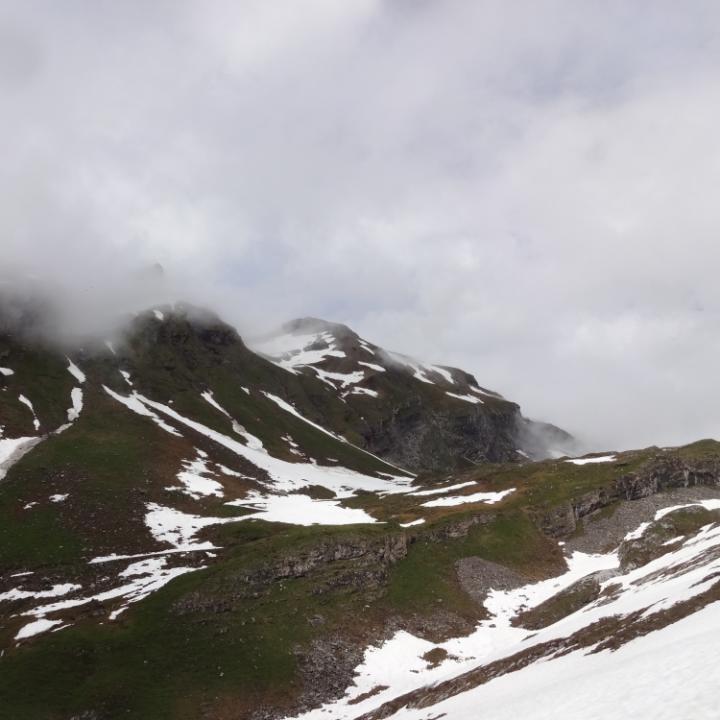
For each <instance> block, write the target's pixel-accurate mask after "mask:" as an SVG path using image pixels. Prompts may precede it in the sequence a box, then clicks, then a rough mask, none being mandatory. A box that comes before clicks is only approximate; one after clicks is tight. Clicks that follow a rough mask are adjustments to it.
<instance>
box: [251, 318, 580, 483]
mask: <svg viewBox="0 0 720 720" xmlns="http://www.w3.org/2000/svg"><path fill="white" fill-rule="evenodd" d="M252 347H253V349H254V350H256V351H257V352H259V353H261V354H263V355H265V356H266V357H268V358H269V359H271V360H272V361H273V362H274V363H275V364H277V365H278V366H279V367H281V368H283V369H285V370H287V371H288V372H290V373H293V374H295V375H303V376H305V377H312V378H316V379H318V380H320V381H321V382H322V383H323V384H324V385H326V386H327V387H328V388H330V389H331V390H332V391H333V392H334V393H335V394H336V395H337V397H339V398H340V399H341V400H342V401H343V402H344V403H345V404H346V405H347V406H348V407H349V408H351V409H352V410H353V411H354V413H355V414H356V416H357V417H359V422H357V423H355V424H354V429H355V430H356V432H357V433H358V434H359V435H360V436H361V437H362V446H363V447H365V448H367V449H368V450H370V451H371V452H373V453H375V454H377V455H379V456H381V457H383V458H385V459H387V460H389V461H390V462H392V463H395V464H397V465H400V466H401V467H404V468H407V469H409V470H413V471H415V472H419V471H443V470H451V469H458V468H462V467H469V466H472V465H475V464H478V463H483V462H513V461H516V460H520V459H522V458H523V457H531V458H534V459H539V458H543V457H547V456H549V455H553V454H555V455H559V456H562V455H564V454H567V452H569V451H572V449H573V438H572V437H571V436H570V435H568V434H567V433H565V432H564V431H561V430H559V429H556V431H555V432H553V433H549V432H548V430H547V429H548V428H549V427H550V426H547V425H544V424H542V423H534V422H532V421H530V420H527V419H525V418H523V416H522V415H521V413H520V408H519V407H518V405H517V404H515V403H513V402H510V401H508V400H506V399H505V398H503V397H502V396H501V395H500V394H499V393H497V392H494V391H492V390H488V389H486V388H483V387H481V386H480V385H479V383H478V382H477V380H476V379H475V378H474V377H473V376H472V375H470V374H469V373H467V372H465V371H463V370H459V369H457V368H452V367H445V366H441V365H432V364H428V363H423V362H420V361H418V360H415V359H413V358H411V357H408V356H407V355H401V354H400V353H396V352H390V351H388V350H385V349H383V348H381V347H378V346H377V345H374V344H373V343H371V342H368V341H367V340H364V339H363V338H361V337H360V336H359V335H357V333H355V332H353V331H352V330H351V329H350V328H348V327H346V326H345V325H340V324H337V323H329V322H326V321H324V320H319V319H317V318H302V319H298V320H293V321H292V322H289V323H287V324H286V325H284V326H283V327H282V328H281V329H280V330H279V331H277V332H275V333H272V334H270V335H268V336H265V337H263V338H260V339H258V340H256V341H255V342H253V343H252Z"/></svg>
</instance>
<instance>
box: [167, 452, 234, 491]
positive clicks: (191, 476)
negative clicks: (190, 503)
mask: <svg viewBox="0 0 720 720" xmlns="http://www.w3.org/2000/svg"><path fill="white" fill-rule="evenodd" d="M212 474H213V473H212V470H210V469H209V468H208V466H207V463H206V462H205V460H203V459H202V458H198V459H197V460H185V461H184V462H183V469H182V470H181V471H180V472H179V473H178V476H177V478H178V480H179V481H180V482H181V483H182V486H181V487H169V488H168V490H180V491H181V492H184V493H185V494H186V495H189V496H190V497H191V498H194V499H195V500H199V499H200V498H201V497H209V496H214V497H222V496H223V486H222V485H221V484H220V483H219V482H217V480H213V479H212V478H208V477H205V476H206V475H212Z"/></svg>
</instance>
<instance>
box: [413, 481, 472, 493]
mask: <svg viewBox="0 0 720 720" xmlns="http://www.w3.org/2000/svg"><path fill="white" fill-rule="evenodd" d="M476 484H477V483H476V482H475V481H474V480H469V481H468V482H461V483H457V484H456V485H447V486H446V487H441V488H433V489H432V490H416V491H415V492H411V493H408V495H418V496H423V495H441V494H442V493H446V492H450V490H459V489H460V488H464V487H470V485H476Z"/></svg>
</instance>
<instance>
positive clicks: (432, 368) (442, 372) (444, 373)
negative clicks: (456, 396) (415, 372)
mask: <svg viewBox="0 0 720 720" xmlns="http://www.w3.org/2000/svg"><path fill="white" fill-rule="evenodd" d="M426 367H427V369H428V370H430V372H434V373H437V374H438V375H442V377H443V378H444V379H445V382H447V383H448V384H449V385H455V378H454V377H453V376H452V374H451V373H450V371H449V370H446V369H445V368H443V367H440V366H439V365H427V366H426Z"/></svg>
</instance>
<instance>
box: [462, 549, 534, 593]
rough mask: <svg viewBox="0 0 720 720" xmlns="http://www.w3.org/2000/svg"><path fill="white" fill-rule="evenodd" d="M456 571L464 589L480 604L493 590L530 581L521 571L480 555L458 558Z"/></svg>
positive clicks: (510, 588)
mask: <svg viewBox="0 0 720 720" xmlns="http://www.w3.org/2000/svg"><path fill="white" fill-rule="evenodd" d="M455 572H456V573H457V576H458V580H459V581H460V586H461V587H462V589H463V590H464V591H465V592H466V593H467V594H468V595H470V597H471V598H473V600H475V601H476V602H478V603H480V604H482V603H483V602H484V601H485V598H486V597H487V595H488V593H489V592H490V591H491V590H512V589H513V588H516V587H522V586H523V585H525V584H526V583H527V582H528V579H527V578H526V577H523V576H522V575H520V573H517V572H515V571H514V570H510V569H509V568H506V567H504V566H503V565H498V564H497V563H494V562H490V561H489V560H483V559H482V558H479V557H467V558H462V559H460V560H458V561H457V562H456V563H455Z"/></svg>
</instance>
